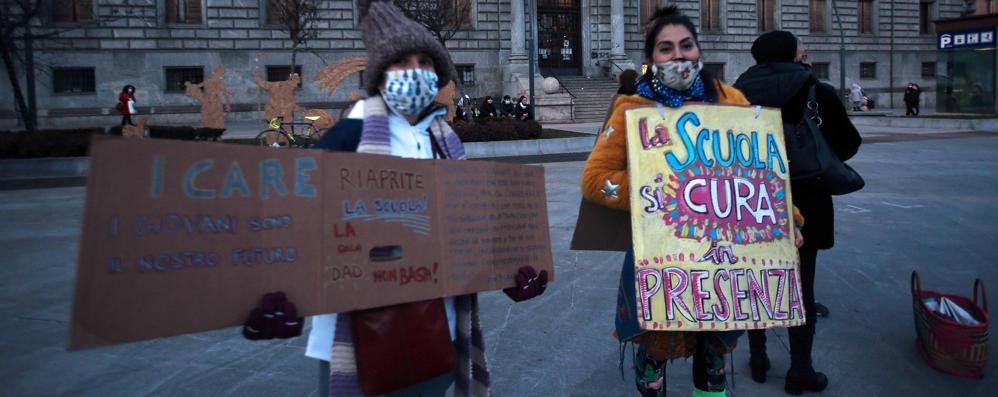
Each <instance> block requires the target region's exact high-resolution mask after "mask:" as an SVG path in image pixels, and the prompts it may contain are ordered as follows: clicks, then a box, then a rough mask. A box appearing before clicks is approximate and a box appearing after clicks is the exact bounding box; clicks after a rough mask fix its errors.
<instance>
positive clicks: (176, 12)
mask: <svg viewBox="0 0 998 397" xmlns="http://www.w3.org/2000/svg"><path fill="white" fill-rule="evenodd" d="M201 1H202V0H166V23H174V24H201V23H203V22H202V17H201V14H202V13H201V10H202V9H203V7H202V6H201Z"/></svg>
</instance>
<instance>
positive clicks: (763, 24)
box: [755, 0, 776, 32]
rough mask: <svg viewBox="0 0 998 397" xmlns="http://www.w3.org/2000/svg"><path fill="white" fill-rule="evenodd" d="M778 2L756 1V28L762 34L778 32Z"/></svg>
mask: <svg viewBox="0 0 998 397" xmlns="http://www.w3.org/2000/svg"><path fill="white" fill-rule="evenodd" d="M775 3H776V0H756V2H755V5H756V13H757V15H756V26H757V27H758V29H759V31H760V32H769V31H773V30H776V8H775Z"/></svg>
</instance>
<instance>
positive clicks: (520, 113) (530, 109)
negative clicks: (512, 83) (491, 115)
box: [513, 104, 534, 121]
mask: <svg viewBox="0 0 998 397" xmlns="http://www.w3.org/2000/svg"><path fill="white" fill-rule="evenodd" d="M513 115H514V116H516V119H517V120H522V121H529V120H533V119H534V106H533V105H527V107H522V106H520V104H516V105H514V106H513Z"/></svg>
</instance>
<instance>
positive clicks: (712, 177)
mask: <svg viewBox="0 0 998 397" xmlns="http://www.w3.org/2000/svg"><path fill="white" fill-rule="evenodd" d="M626 119H627V134H628V135H627V136H628V140H627V154H628V167H629V168H628V169H629V174H630V183H631V185H630V186H631V195H630V197H631V224H632V232H633V235H634V238H633V240H634V255H635V266H636V269H635V278H636V279H635V285H636V287H637V288H636V294H637V296H636V299H637V307H638V315H639V319H638V320H639V324H640V325H641V327H642V328H644V329H649V330H692V331H704V330H706V331H710V330H733V329H754V328H767V327H776V326H780V327H787V326H794V325H799V324H803V321H804V306H803V304H802V303H801V298H800V297H801V295H800V283H799V281H798V271H797V269H798V263H797V261H798V259H797V250H796V248H795V247H794V237H795V235H794V227H793V217H792V213H791V211H792V205H791V195H790V178H789V177H788V170H789V168H788V166H787V152H786V149H785V148H784V144H783V126H782V122H781V119H780V112H779V110H774V109H764V108H759V107H742V106H718V105H687V106H683V107H680V108H663V107H657V108H656V107H642V108H635V109H631V110H628V111H627V113H626Z"/></svg>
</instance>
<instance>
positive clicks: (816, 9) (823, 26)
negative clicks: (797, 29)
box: [810, 0, 828, 33]
mask: <svg viewBox="0 0 998 397" xmlns="http://www.w3.org/2000/svg"><path fill="white" fill-rule="evenodd" d="M810 12H811V31H812V32H815V33H824V32H828V1H827V0H810Z"/></svg>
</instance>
